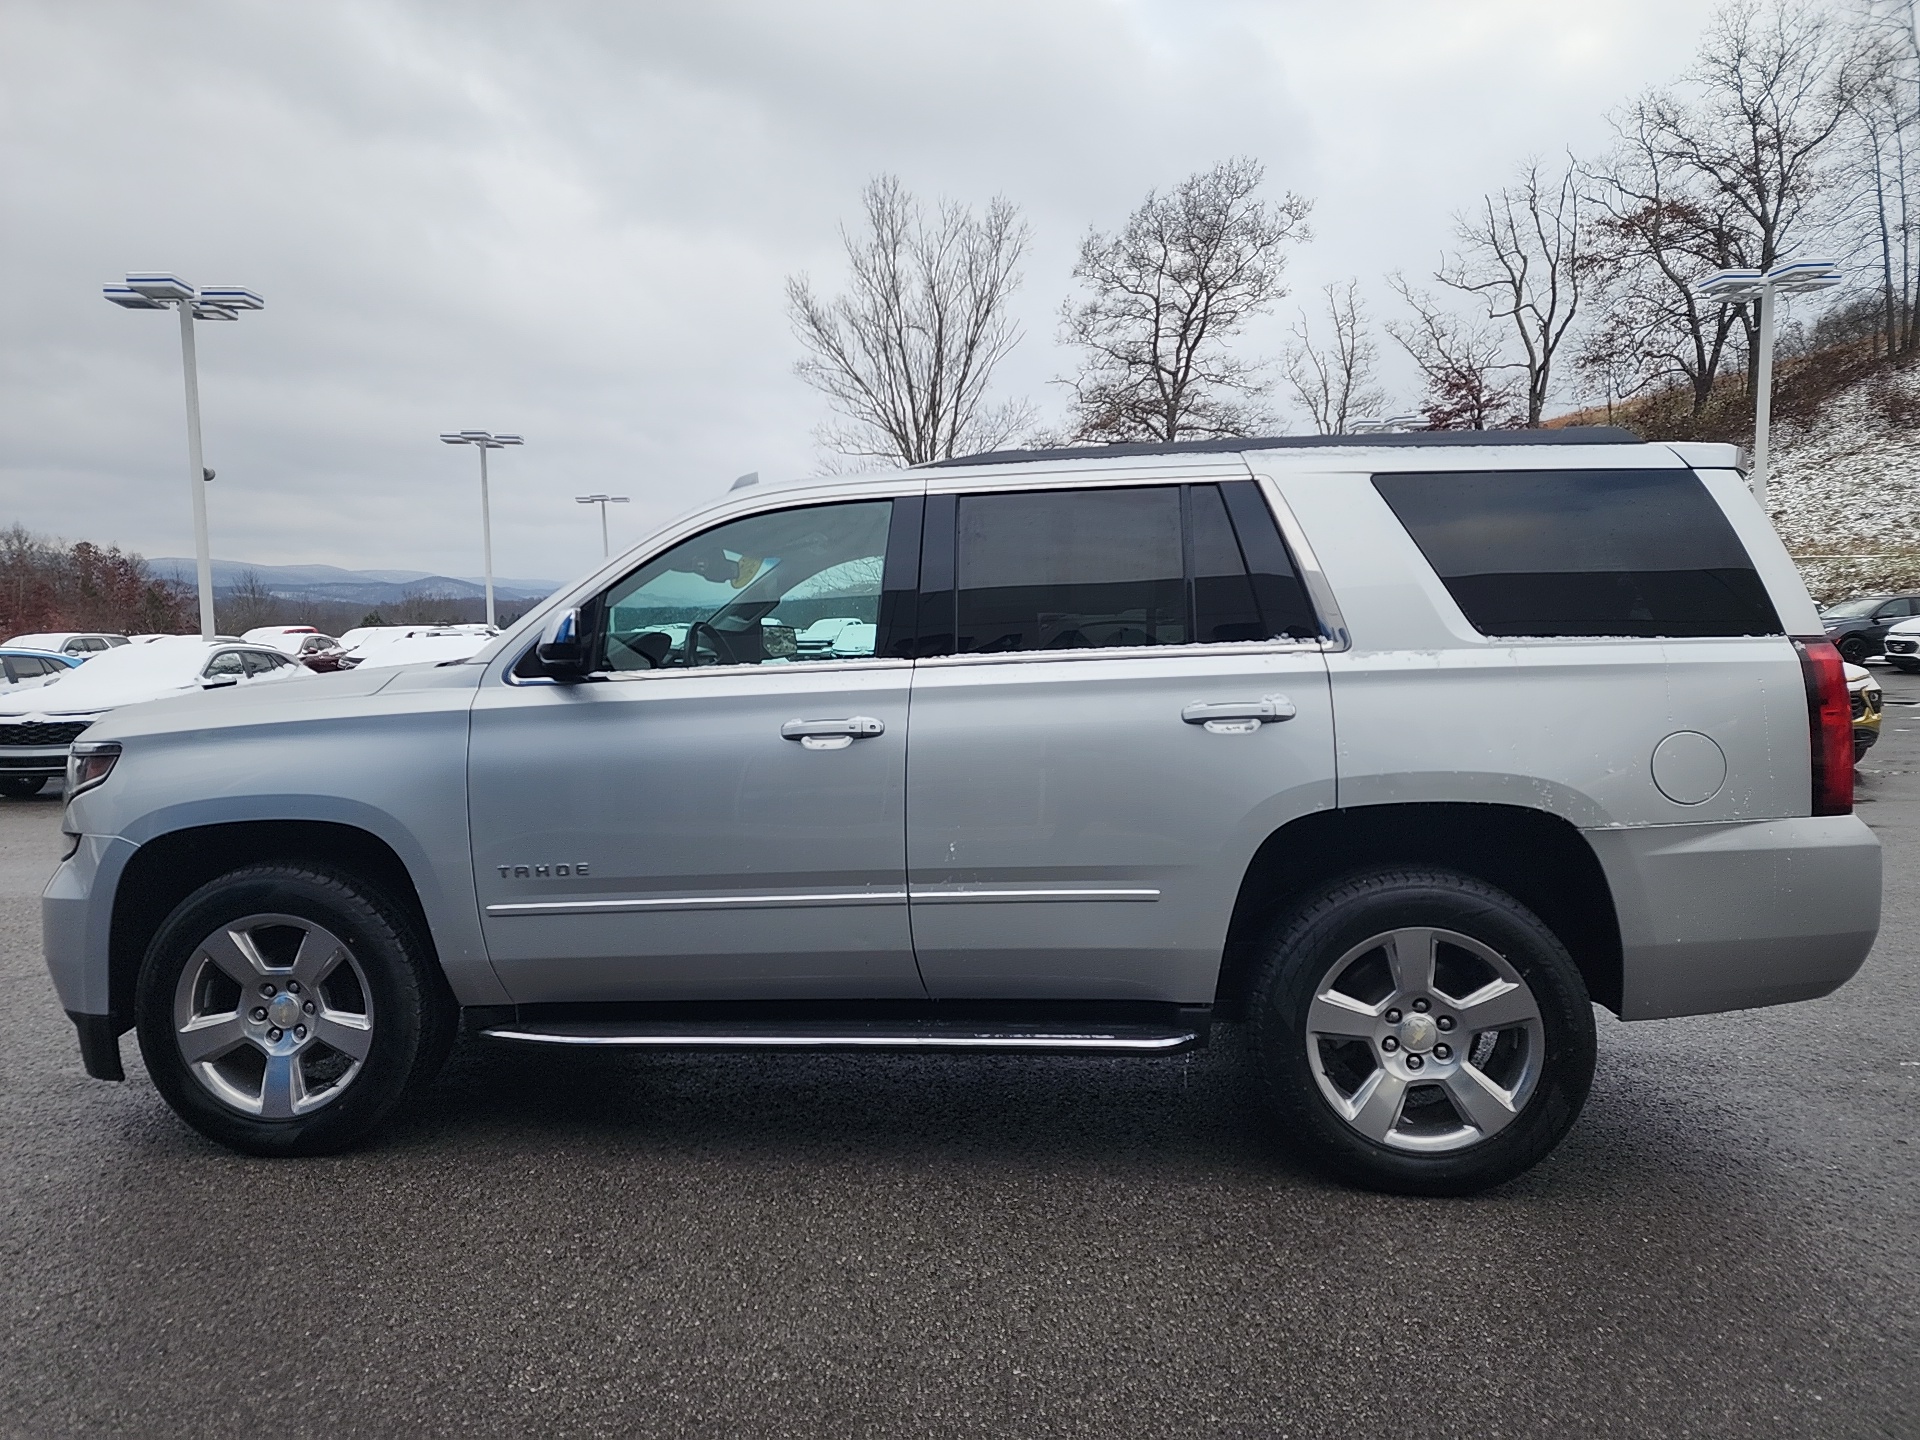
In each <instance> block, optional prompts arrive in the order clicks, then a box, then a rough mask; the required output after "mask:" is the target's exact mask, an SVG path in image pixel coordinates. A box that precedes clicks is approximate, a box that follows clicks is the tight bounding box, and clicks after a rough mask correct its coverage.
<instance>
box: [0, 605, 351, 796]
mask: <svg viewBox="0 0 1920 1440" xmlns="http://www.w3.org/2000/svg"><path fill="white" fill-rule="evenodd" d="M312 673H313V672H312V671H310V670H307V669H306V668H304V667H303V666H300V665H297V664H295V663H294V661H293V659H292V657H291V656H287V655H283V654H281V653H280V652H279V651H278V650H270V649H268V648H267V647H266V646H264V645H246V644H242V643H238V642H235V641H229V640H202V639H201V638H200V637H199V636H197V635H163V636H161V637H160V638H159V639H157V640H154V641H151V642H149V643H148V644H145V645H124V644H123V645H120V646H118V647H116V648H115V649H113V650H111V651H108V652H107V653H105V654H102V655H98V656H96V657H95V658H93V659H91V660H89V661H88V662H87V663H86V664H85V665H82V666H79V667H78V668H76V669H74V670H71V671H69V672H68V673H67V674H65V675H62V676H59V677H58V678H57V679H56V680H55V682H54V683H53V684H51V685H43V686H40V687H38V688H32V689H27V688H22V689H18V690H7V691H0V796H5V797H7V798H9V799H23V798H25V797H26V796H29V795H35V794H38V793H39V791H40V790H41V788H42V787H43V786H45V784H46V783H47V781H49V780H51V779H52V778H53V777H54V776H56V775H61V774H64V773H65V772H66V768H67V751H68V749H69V748H70V747H71V746H72V744H73V742H74V740H75V738H76V737H78V736H79V734H80V733H81V732H82V731H83V730H85V729H86V728H87V727H88V726H89V725H91V724H93V722H94V721H96V720H98V719H99V718H100V717H101V716H102V715H105V714H107V713H108V712H109V711H113V710H118V709H120V708H122V707H123V706H127V705H137V704H139V703H140V702H141V701H143V700H158V699H161V698H163V697H165V696H168V695H181V694H186V693H189V692H191V691H194V690H218V689H223V688H225V687H227V686H231V685H256V684H268V683H274V682H279V681H286V680H293V679H302V678H310V677H311V676H312Z"/></svg>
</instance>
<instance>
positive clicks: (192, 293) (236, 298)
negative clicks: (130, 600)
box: [100, 274, 266, 640]
mask: <svg viewBox="0 0 1920 1440" xmlns="http://www.w3.org/2000/svg"><path fill="white" fill-rule="evenodd" d="M100 293H101V294H102V295H104V296H106V298H107V299H109V300H111V301H112V302H113V303H114V304H116V305H118V306H121V307H122V308H123V309H127V310H178V311H179V312H180V368H181V370H182V371H183V372H184V374H185V375H186V383H187V484H188V485H189V486H190V487H191V488H192V494H193V556H194V565H195V568H196V569H197V570H198V572H199V574H198V576H197V578H198V580H199V582H200V638H201V639H202V640H211V639H212V638H213V551H212V549H211V548H210V546H209V544H208V541H207V492H206V490H205V488H204V487H205V485H206V482H207V481H209V480H211V479H213V472H212V471H211V470H209V469H207V467H206V462H205V461H204V460H203V459H202V458H201V454H200V367H199V361H198V360H197V358H196V357H195V355H194V348H193V322H194V321H196V320H238V319H239V318H240V312H241V311H242V310H259V309H261V308H263V306H264V305H265V303H266V302H265V301H263V300H262V299H261V298H260V297H259V296H258V295H256V294H254V293H253V292H252V291H251V290H239V289H235V288H233V287H232V286H219V287H216V288H210V289H206V290H195V289H194V288H193V286H191V285H189V284H187V282H186V281H184V280H182V279H181V278H180V277H179V276H178V275H145V274H142V275H129V276H127V283H126V284H124V285H103V286H101V287H100Z"/></svg>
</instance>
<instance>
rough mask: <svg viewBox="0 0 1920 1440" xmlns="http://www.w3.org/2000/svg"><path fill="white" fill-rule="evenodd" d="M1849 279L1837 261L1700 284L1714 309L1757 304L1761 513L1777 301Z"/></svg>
mask: <svg viewBox="0 0 1920 1440" xmlns="http://www.w3.org/2000/svg"><path fill="white" fill-rule="evenodd" d="M1845 278H1846V275H1845V273H1844V272H1843V271H1842V270H1841V269H1840V263H1839V261H1837V260H1790V261H1788V262H1787V263H1785V264H1784V265H1776V266H1774V267H1773V268H1772V269H1771V270H1765V271H1762V270H1716V271H1714V273H1713V274H1711V275H1709V276H1707V278H1706V279H1704V280H1700V281H1696V282H1695V284H1694V287H1693V293H1694V294H1696V295H1698V296H1699V297H1700V298H1701V299H1703V300H1706V301H1710V302H1711V303H1713V304H1715V305H1746V304H1750V303H1752V302H1754V301H1758V302H1759V305H1760V316H1759V322H1760V323H1759V331H1760V333H1759V337H1758V340H1759V353H1758V354H1757V355H1756V356H1755V357H1754V369H1755V374H1754V403H1753V473H1752V475H1751V477H1750V479H1749V482H1748V483H1749V484H1751V485H1752V486H1753V498H1754V499H1756V500H1758V501H1759V502H1760V506H1761V508H1762V509H1765V508H1766V504H1767V431H1768V427H1769V424H1770V422H1771V421H1772V419H1773V311H1774V301H1775V297H1776V296H1780V295H1803V294H1806V293H1808V292H1810V291H1814V290H1827V289H1831V288H1832V287H1833V286H1835V285H1838V284H1839V283H1840V282H1841V281H1842V280H1844V279H1845Z"/></svg>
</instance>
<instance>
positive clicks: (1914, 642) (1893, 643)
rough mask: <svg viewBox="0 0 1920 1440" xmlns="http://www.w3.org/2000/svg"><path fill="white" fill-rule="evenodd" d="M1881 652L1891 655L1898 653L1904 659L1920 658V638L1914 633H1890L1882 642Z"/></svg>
mask: <svg viewBox="0 0 1920 1440" xmlns="http://www.w3.org/2000/svg"><path fill="white" fill-rule="evenodd" d="M1881 652H1882V653H1883V654H1885V655H1887V656H1889V657H1891V656H1894V655H1898V656H1900V657H1901V658H1902V659H1903V660H1920V638H1916V637H1915V636H1912V635H1889V636H1888V637H1887V638H1886V639H1885V640H1884V641H1883V642H1882V643H1881Z"/></svg>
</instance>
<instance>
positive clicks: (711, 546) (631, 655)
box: [598, 500, 894, 671]
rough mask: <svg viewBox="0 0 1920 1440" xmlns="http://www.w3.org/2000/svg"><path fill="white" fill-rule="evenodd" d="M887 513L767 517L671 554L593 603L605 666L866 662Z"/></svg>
mask: <svg viewBox="0 0 1920 1440" xmlns="http://www.w3.org/2000/svg"><path fill="white" fill-rule="evenodd" d="M893 511H894V502H893V501H891V500H873V501H859V502H855V503H850V504H842V505H813V506H807V507H804V508H800V509H794V510H777V511H773V512H771V513H769V514H764V515H753V516H749V517H747V518H746V519H743V520H735V521H733V522H731V523H730V524H726V525H722V526H719V527H718V528H716V529H713V530H709V531H707V532H706V534H704V535H700V536H696V537H695V538H694V539H692V540H687V541H684V542H682V543H681V544H679V545H676V546H675V547H674V548H673V549H671V550H669V551H668V552H667V553H666V554H664V555H662V556H660V557H659V558H658V559H655V560H651V561H649V562H647V564H645V565H643V566H641V567H640V569H638V570H636V571H635V572H634V573H633V574H632V575H629V576H628V577H627V578H626V579H624V580H622V581H620V582H619V583H618V584H616V585H615V586H614V587H613V588H612V589H611V590H609V591H608V592H607V593H606V595H605V597H604V598H603V600H602V603H601V604H600V606H599V607H598V609H599V617H600V619H599V623H600V627H601V646H602V662H603V667H604V668H605V669H607V670H611V671H624V670H661V669H689V668H697V667H700V666H709V665H794V664H805V663H809V662H818V661H825V660H849V659H861V658H865V657H871V656H873V655H875V654H876V653H878V650H877V648H876V647H877V646H878V644H879V629H880V622H881V613H880V612H881V597H882V593H883V583H884V580H885V574H886V562H887V536H888V531H889V527H890V524H891V521H892V517H893Z"/></svg>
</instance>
